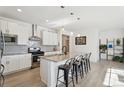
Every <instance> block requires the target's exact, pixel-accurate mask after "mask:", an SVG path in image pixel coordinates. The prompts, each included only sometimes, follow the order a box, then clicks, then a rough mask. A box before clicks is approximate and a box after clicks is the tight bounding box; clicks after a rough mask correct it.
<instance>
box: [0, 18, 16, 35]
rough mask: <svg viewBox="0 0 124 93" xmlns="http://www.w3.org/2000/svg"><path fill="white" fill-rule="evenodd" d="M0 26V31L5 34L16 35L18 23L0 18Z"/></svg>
mask: <svg viewBox="0 0 124 93" xmlns="http://www.w3.org/2000/svg"><path fill="white" fill-rule="evenodd" d="M0 28H1V29H2V32H3V33H5V34H14V35H17V32H18V24H16V23H14V22H9V21H5V20H0Z"/></svg>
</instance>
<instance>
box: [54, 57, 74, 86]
mask: <svg viewBox="0 0 124 93" xmlns="http://www.w3.org/2000/svg"><path fill="white" fill-rule="evenodd" d="M73 62H74V58H71V59H69V60H67V61H66V63H65V64H64V65H60V66H59V67H58V73H57V83H56V87H58V81H59V82H61V83H63V84H65V86H66V87H68V85H69V84H70V83H71V82H72V83H73V86H75V85H74V78H73ZM60 70H62V71H64V75H62V76H59V71H60ZM69 71H71V79H72V80H71V81H70V82H69V80H68V76H69ZM62 77H64V82H63V81H61V80H60V78H62Z"/></svg>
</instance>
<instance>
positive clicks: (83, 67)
mask: <svg viewBox="0 0 124 93" xmlns="http://www.w3.org/2000/svg"><path fill="white" fill-rule="evenodd" d="M81 68H82V76H83V77H84V67H83V61H82V62H81Z"/></svg>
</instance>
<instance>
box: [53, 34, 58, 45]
mask: <svg viewBox="0 0 124 93" xmlns="http://www.w3.org/2000/svg"><path fill="white" fill-rule="evenodd" d="M53 45H58V36H57V33H53Z"/></svg>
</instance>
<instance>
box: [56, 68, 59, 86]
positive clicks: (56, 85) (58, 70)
mask: <svg viewBox="0 0 124 93" xmlns="http://www.w3.org/2000/svg"><path fill="white" fill-rule="evenodd" d="M58 80H59V69H58V73H57V82H56V87H57V86H58Z"/></svg>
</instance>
